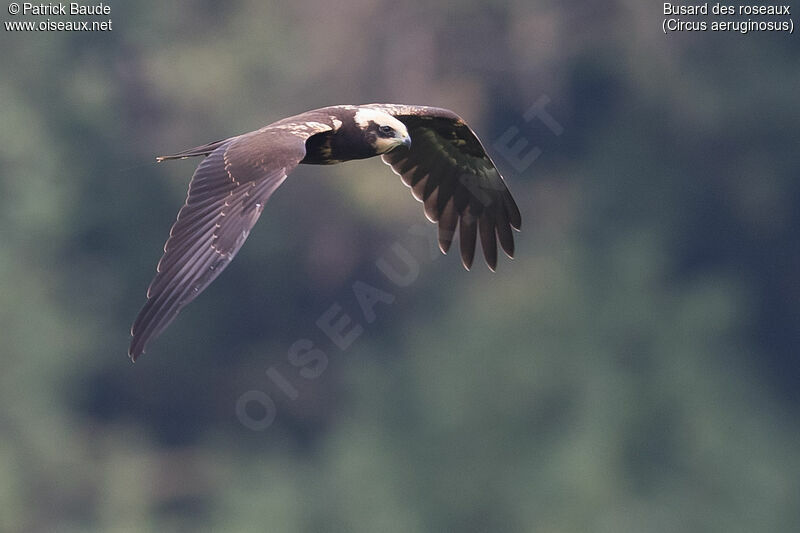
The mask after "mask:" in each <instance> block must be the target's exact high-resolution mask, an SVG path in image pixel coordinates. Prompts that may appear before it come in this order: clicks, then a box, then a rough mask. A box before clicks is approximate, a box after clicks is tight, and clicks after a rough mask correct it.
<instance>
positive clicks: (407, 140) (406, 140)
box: [403, 135, 411, 148]
mask: <svg viewBox="0 0 800 533" xmlns="http://www.w3.org/2000/svg"><path fill="white" fill-rule="evenodd" d="M403 146H405V147H406V148H411V137H410V136H409V135H406V136H405V137H403Z"/></svg>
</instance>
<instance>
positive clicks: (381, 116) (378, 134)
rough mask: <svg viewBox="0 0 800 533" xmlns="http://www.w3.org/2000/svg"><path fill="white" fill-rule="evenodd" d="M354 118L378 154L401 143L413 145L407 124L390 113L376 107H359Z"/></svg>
mask: <svg viewBox="0 0 800 533" xmlns="http://www.w3.org/2000/svg"><path fill="white" fill-rule="evenodd" d="M354 119H355V122H356V126H358V128H360V129H361V131H363V132H364V137H365V138H366V140H367V142H368V143H369V144H370V145H372V147H373V148H374V149H375V153H376V154H385V153H386V152H388V151H390V150H393V149H395V148H397V147H398V146H401V145H402V146H411V137H410V136H409V135H408V130H407V129H406V126H405V124H403V123H402V122H400V121H399V120H397V119H396V118H394V117H393V116H392V115H390V114H388V113H384V112H383V111H378V110H375V109H359V110H358V111H357V112H356V114H355V117H354Z"/></svg>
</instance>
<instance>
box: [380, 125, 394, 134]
mask: <svg viewBox="0 0 800 533" xmlns="http://www.w3.org/2000/svg"><path fill="white" fill-rule="evenodd" d="M378 129H379V130H380V132H381V133H387V134H388V133H392V132H393V131H394V130H393V129H392V127H391V126H381V127H380V128H378Z"/></svg>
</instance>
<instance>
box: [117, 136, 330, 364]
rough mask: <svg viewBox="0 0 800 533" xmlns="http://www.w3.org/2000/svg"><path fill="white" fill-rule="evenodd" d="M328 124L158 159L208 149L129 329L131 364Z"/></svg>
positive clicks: (234, 247)
mask: <svg viewBox="0 0 800 533" xmlns="http://www.w3.org/2000/svg"><path fill="white" fill-rule="evenodd" d="M325 129H329V127H327V126H325V125H323V124H319V123H315V122H314V123H308V124H303V123H296V124H292V125H291V126H278V127H267V128H263V129H261V130H259V131H255V132H252V133H247V134H244V135H241V136H239V137H234V138H232V139H229V140H227V141H222V142H219V141H218V142H217V143H212V144H210V145H206V146H204V147H202V146H201V147H198V148H197V149H193V150H187V151H186V152H181V153H180V154H175V156H166V157H165V158H161V159H171V158H182V157H188V156H190V155H204V154H206V153H208V157H206V158H205V159H204V160H203V161H202V162H201V163H200V165H199V166H198V167H197V170H195V172H194V176H193V177H192V181H191V184H190V185H189V193H188V196H187V198H186V203H185V204H184V206H183V207H182V208H181V210H180V212H179V213H178V219H177V221H176V222H175V224H174V225H173V226H172V229H171V230H170V236H169V239H168V240H167V243H166V244H165V245H164V255H163V257H162V258H161V260H160V261H159V263H158V267H157V273H156V276H155V278H154V279H153V281H152V283H150V287H149V288H148V289H147V302H146V303H145V305H144V307H143V308H142V310H141V311H140V312H139V315H138V316H137V317H136V320H135V321H134V323H133V327H132V328H131V334H132V335H133V340H132V341H131V345H130V349H129V352H128V353H129V355H130V357H131V358H132V359H133V360H134V361H135V360H136V359H137V358H138V357H139V356H140V355H141V354H142V353H144V350H145V348H146V347H147V343H148V342H149V341H150V340H152V339H153V338H155V337H156V336H158V335H159V334H160V333H161V332H162V331H164V329H165V328H166V327H167V326H168V325H169V324H170V322H172V321H173V320H174V319H175V317H176V316H177V315H178V313H179V312H180V310H181V309H182V308H183V307H184V306H185V305H186V304H188V303H189V302H191V301H192V300H194V299H195V298H196V297H197V296H198V295H199V294H200V293H201V292H203V290H204V289H205V288H206V287H208V285H209V284H210V283H211V282H212V281H214V279H215V278H216V277H217V276H219V274H220V273H221V272H222V271H223V270H224V269H225V267H226V266H228V264H229V263H230V262H231V260H232V259H233V257H234V256H235V255H236V252H238V251H239V249H240V248H241V247H242V244H243V243H244V241H245V239H247V235H248V234H249V233H250V230H251V229H252V227H253V225H254V224H255V223H256V221H257V220H258V217H259V215H261V211H262V210H263V209H264V204H265V203H266V201H267V200H268V199H269V197H270V195H272V193H273V192H274V191H275V189H277V188H278V186H279V185H280V184H281V183H283V180H285V179H286V176H287V174H288V173H289V172H291V171H292V169H294V167H295V166H297V164H298V163H299V162H300V160H301V159H303V157H304V156H305V140H306V139H307V138H308V137H309V136H311V135H313V134H314V133H319V132H320V131H324V130H325ZM209 152H210V153H209ZM187 154H188V155H187Z"/></svg>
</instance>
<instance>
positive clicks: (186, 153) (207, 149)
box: [156, 139, 230, 163]
mask: <svg viewBox="0 0 800 533" xmlns="http://www.w3.org/2000/svg"><path fill="white" fill-rule="evenodd" d="M229 140H230V139H221V140H219V141H214V142H211V143H208V144H204V145H202V146H196V147H194V148H189V149H188V150H183V151H182V152H178V153H176V154H170V155H160V156H158V157H156V161H157V162H158V163H161V162H162V161H167V160H169V159H186V158H187V157H195V156H198V155H202V156H206V155H208V154H210V153H211V152H213V151H214V150H216V149H217V148H219V147H220V146H222V145H223V144H225V143H226V142H228V141H229Z"/></svg>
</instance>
